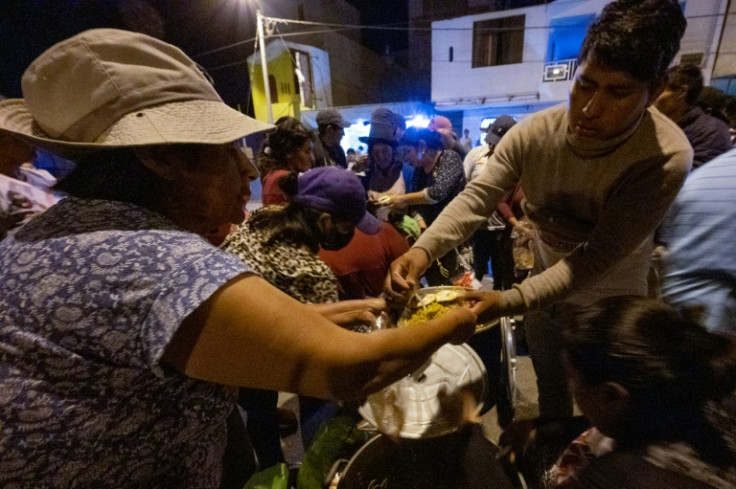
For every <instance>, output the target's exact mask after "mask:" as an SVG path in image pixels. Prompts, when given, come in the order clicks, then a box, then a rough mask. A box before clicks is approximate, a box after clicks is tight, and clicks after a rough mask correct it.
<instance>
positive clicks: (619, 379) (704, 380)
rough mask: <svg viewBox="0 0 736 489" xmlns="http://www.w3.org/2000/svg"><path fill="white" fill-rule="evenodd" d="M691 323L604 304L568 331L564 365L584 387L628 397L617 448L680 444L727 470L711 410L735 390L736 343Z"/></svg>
mask: <svg viewBox="0 0 736 489" xmlns="http://www.w3.org/2000/svg"><path fill="white" fill-rule="evenodd" d="M691 317H694V315H693V314H692V313H691V311H683V312H680V311H677V310H675V309H674V308H672V307H670V306H668V305H665V304H662V303H659V302H656V301H654V300H651V299H648V298H644V297H635V296H621V297H612V298H608V299H604V300H602V301H600V302H599V303H597V304H596V305H595V306H594V307H592V308H591V309H589V310H587V311H585V312H584V313H582V314H581V315H580V316H579V317H578V318H577V321H576V322H575V324H574V325H572V326H571V327H569V328H567V329H566V330H565V331H564V336H565V340H566V354H567V359H568V360H569V362H570V365H571V366H572V367H573V369H574V370H575V371H576V372H577V374H578V375H579V376H580V378H581V379H582V381H583V382H584V383H585V384H587V385H590V386H595V385H598V384H601V383H604V382H615V383H618V384H620V385H622V386H623V387H624V388H626V390H627V391H628V392H629V396H630V399H631V401H632V406H633V411H632V412H631V416H630V418H631V419H628V420H627V427H626V429H627V431H628V432H627V434H626V435H625V436H624V437H623V439H621V440H619V439H617V442H622V444H626V443H633V444H647V443H651V442H657V441H678V440H683V441H686V442H688V443H690V444H691V445H692V446H693V448H694V449H695V450H696V451H697V452H698V453H699V454H700V455H701V456H702V457H703V459H704V460H708V461H710V462H713V463H716V464H724V463H727V462H728V460H729V459H730V458H731V457H732V455H729V453H730V452H729V449H728V447H727V445H726V444H725V441H724V440H723V438H722V437H721V435H720V434H719V433H718V428H717V427H716V426H713V425H711V424H710V422H709V421H708V419H707V418H708V417H707V415H706V408H707V406H708V403H710V402H711V401H716V402H718V401H720V400H721V399H723V398H725V397H726V396H730V395H733V393H734V390H735V389H736V342H734V341H733V340H731V339H730V338H729V337H725V336H722V335H718V334H715V333H710V332H708V331H706V329H705V328H704V327H702V326H701V325H700V324H698V323H696V322H695V321H694V320H693V319H691Z"/></svg>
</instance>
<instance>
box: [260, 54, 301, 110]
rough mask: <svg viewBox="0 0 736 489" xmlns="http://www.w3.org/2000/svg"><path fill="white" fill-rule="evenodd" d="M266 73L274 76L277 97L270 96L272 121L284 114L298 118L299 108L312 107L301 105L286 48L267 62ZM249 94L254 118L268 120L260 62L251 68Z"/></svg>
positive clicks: (289, 56) (292, 65)
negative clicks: (251, 99)
mask: <svg viewBox="0 0 736 489" xmlns="http://www.w3.org/2000/svg"><path fill="white" fill-rule="evenodd" d="M268 74H269V75H270V76H273V77H275V78H276V92H277V97H273V96H272V97H271V106H272V110H273V120H274V121H276V120H278V119H279V117H283V116H285V115H290V116H293V117H296V118H297V119H299V118H300V117H301V110H309V109H311V108H312V107H302V106H301V97H300V96H299V94H298V93H297V88H296V86H295V82H296V79H295V76H294V62H293V60H292V58H291V55H290V53H289V52H288V51H287V50H284V51H282V52H281V54H279V55H278V56H277V57H275V58H274V59H272V60H270V61H269V62H268ZM251 94H252V96H253V108H254V111H255V116H256V119H258V120H261V121H268V111H267V107H266V95H265V93H264V91H263V70H262V69H261V64H260V63H258V64H256V65H255V67H254V68H253V70H252V74H251Z"/></svg>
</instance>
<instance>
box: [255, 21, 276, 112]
mask: <svg viewBox="0 0 736 489" xmlns="http://www.w3.org/2000/svg"><path fill="white" fill-rule="evenodd" d="M256 22H257V23H258V46H259V47H260V51H261V69H262V71H263V91H264V93H265V94H266V106H267V107H268V122H270V123H271V124H273V109H272V108H271V84H270V83H269V81H268V64H267V60H266V58H267V56H266V42H265V36H264V35H263V14H261V11H260V9H259V10H258V11H257V12H256Z"/></svg>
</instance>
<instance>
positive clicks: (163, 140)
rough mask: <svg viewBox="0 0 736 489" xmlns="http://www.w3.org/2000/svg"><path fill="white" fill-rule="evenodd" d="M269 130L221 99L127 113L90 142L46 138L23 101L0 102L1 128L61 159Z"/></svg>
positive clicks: (269, 126)
mask: <svg viewBox="0 0 736 489" xmlns="http://www.w3.org/2000/svg"><path fill="white" fill-rule="evenodd" d="M70 103H73V102H70ZM274 127H275V126H273V125H272V124H267V123H265V122H261V121H258V120H256V119H253V118H252V117H248V116H246V115H245V114H242V113H240V112H238V111H237V110H234V109H232V108H230V107H228V106H227V105H226V104H225V103H223V102H220V101H214V100H184V101H176V102H169V103H165V104H160V105H156V106H153V107H147V108H144V109H140V110H137V111H135V112H133V113H131V114H127V115H125V116H123V117H122V118H120V119H119V120H118V121H116V122H115V123H114V124H112V125H111V126H110V127H108V128H107V129H106V130H105V131H104V132H103V133H102V134H100V135H99V136H98V137H97V138H96V139H95V141H90V142H78V141H67V140H63V139H58V138H55V137H53V136H50V135H49V134H47V133H46V132H45V131H44V130H43V129H41V127H39V125H38V124H37V123H36V121H35V119H34V118H33V116H32V115H31V113H30V111H29V110H28V108H27V107H26V105H25V103H24V101H23V100H22V99H7V100H3V101H0V130H4V131H7V132H10V133H12V134H14V135H16V136H18V137H20V138H21V139H24V140H26V141H28V142H29V143H31V144H33V145H34V146H37V147H39V148H42V149H45V150H48V151H51V152H52V153H56V154H58V155H60V156H79V155H84V154H88V153H91V152H95V151H101V150H105V149H113V148H123V147H136V146H152V145H166V144H212V145H216V144H225V143H229V142H232V141H237V140H238V139H241V138H243V137H245V136H248V135H250V134H255V133H258V132H263V131H269V130H272V129H273V128H274Z"/></svg>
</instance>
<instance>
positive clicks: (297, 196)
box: [222, 166, 381, 466]
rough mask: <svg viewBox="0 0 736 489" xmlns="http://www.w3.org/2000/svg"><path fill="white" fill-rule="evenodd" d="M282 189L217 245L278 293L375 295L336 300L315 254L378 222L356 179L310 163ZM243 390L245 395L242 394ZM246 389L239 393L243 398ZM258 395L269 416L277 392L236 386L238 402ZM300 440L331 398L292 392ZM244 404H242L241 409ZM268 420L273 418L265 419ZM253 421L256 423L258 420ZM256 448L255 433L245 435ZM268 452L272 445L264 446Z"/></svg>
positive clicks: (374, 228)
mask: <svg viewBox="0 0 736 489" xmlns="http://www.w3.org/2000/svg"><path fill="white" fill-rule="evenodd" d="M281 186H282V188H283V189H284V191H285V192H286V193H287V196H288V199H289V203H288V204H287V205H286V206H267V207H264V208H261V209H259V210H257V211H255V212H254V213H253V215H252V216H251V217H250V219H248V220H247V221H246V222H245V223H244V224H242V225H240V226H239V227H238V228H237V229H236V230H235V231H234V232H233V233H232V234H231V235H230V236H228V238H227V239H226V240H225V242H224V243H223V245H222V248H223V249H224V250H225V251H229V252H231V253H234V254H235V255H237V256H238V257H239V258H240V259H241V260H243V262H244V263H246V264H247V265H248V266H250V267H252V269H253V270H254V271H255V272H256V273H258V274H259V275H261V276H262V277H263V278H264V279H265V280H266V281H268V282H270V283H271V284H272V285H274V286H275V287H276V288H278V289H280V290H281V291H282V292H285V293H286V294H288V295H290V296H291V297H293V298H295V299H297V300H299V301H301V302H304V303H310V304H323V307H324V308H325V310H328V309H329V310H330V311H331V312H335V313H337V314H339V312H340V310H342V309H345V308H348V309H349V308H351V307H355V306H356V305H357V304H358V303H360V302H365V305H366V306H367V307H372V303H373V302H376V301H380V299H365V300H353V301H341V302H338V299H339V298H338V281H337V278H336V277H335V275H334V274H333V273H332V271H331V270H330V268H329V266H327V264H326V263H325V262H324V261H322V259H321V258H320V257H319V254H318V253H319V250H320V248H322V249H324V250H329V251H337V250H340V249H342V248H344V247H345V246H347V245H348V243H350V240H351V239H352V238H353V234H354V233H355V230H356V228H357V229H359V230H360V231H361V232H362V233H364V234H367V235H375V234H376V233H378V231H379V230H380V226H381V222H380V221H378V220H377V219H376V218H375V217H373V215H371V214H370V213H368V212H366V210H365V208H366V197H365V191H364V189H363V186H362V184H361V183H360V180H359V179H358V177H357V176H355V175H354V174H353V173H352V172H350V171H348V170H345V169H342V168H339V167H334V166H323V167H318V168H314V169H312V170H309V171H308V172H305V173H303V174H301V175H299V176H297V175H296V174H295V173H290V174H289V175H287V176H286V177H284V179H283V180H282V182H281ZM243 392H245V395H244V394H243ZM245 396H248V399H247V400H245V399H244V397H245ZM263 396H266V397H269V398H270V399H271V400H270V401H267V402H265V405H266V406H267V407H268V409H273V410H274V411H273V413H274V414H273V415H274V416H275V409H276V403H277V400H278V396H277V393H276V392H274V391H262V390H254V389H247V390H241V400H243V404H246V405H247V404H248V402H250V403H251V405H252V403H253V400H254V398H258V399H261V398H262V397H263ZM299 400H300V409H299V411H300V413H299V414H300V420H301V428H302V441H303V442H304V443H305V444H306V443H308V441H309V440H310V439H311V438H312V436H313V434H314V432H316V430H317V428H318V427H319V424H320V422H321V421H322V420H323V419H324V418H325V413H327V414H328V415H329V414H331V413H332V412H334V411H335V409H334V408H335V405H334V404H333V403H328V402H326V401H323V400H321V399H315V398H311V397H305V396H301V397H300V399H299ZM258 405H259V409H260V410H261V412H259V413H258V417H259V418H263V417H267V415H266V414H264V412H263V408H262V406H264V403H263V402H259V403H258ZM246 410H247V408H246ZM272 421H273V420H272ZM256 424H260V425H261V426H260V427H255V428H256V429H259V428H261V427H262V423H256ZM273 426H274V427H275V428H274V429H272V430H271V433H272V436H271V439H272V440H275V441H272V443H271V444H270V445H271V446H272V447H273V450H275V453H276V456H275V458H272V457H270V456H267V457H264V456H261V458H262V459H263V458H265V459H267V460H268V464H267V465H265V466H268V465H269V464H271V463H272V462H273V463H276V462H278V461H279V460H278V458H279V457H278V453H279V452H280V447H278V445H277V444H276V442H277V441H278V429H277V427H276V426H275V422H274V424H273ZM252 438H254V444H255V445H256V447H255V448H256V452H258V449H259V446H258V440H259V438H258V436H252ZM271 453H274V452H271Z"/></svg>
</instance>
